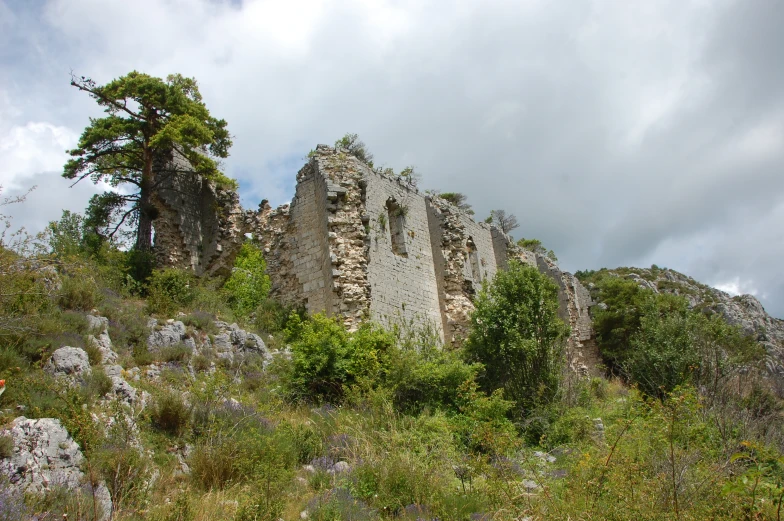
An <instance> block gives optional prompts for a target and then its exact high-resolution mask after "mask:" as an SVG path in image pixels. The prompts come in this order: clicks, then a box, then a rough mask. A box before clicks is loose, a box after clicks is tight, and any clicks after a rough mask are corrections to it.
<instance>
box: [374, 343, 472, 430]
mask: <svg viewBox="0 0 784 521" xmlns="http://www.w3.org/2000/svg"><path fill="white" fill-rule="evenodd" d="M481 369H482V366H481V365H480V364H467V363H466V362H464V361H463V360H462V359H461V358H460V354H459V352H457V351H445V350H441V349H431V350H426V351H422V352H420V351H413V350H412V351H403V350H400V351H397V352H396V356H394V357H393V362H392V363H391V367H390V369H389V374H388V377H387V381H386V383H385V385H386V386H387V387H388V388H389V389H390V390H391V392H392V396H393V400H394V403H395V406H396V407H397V408H398V409H399V410H401V411H404V412H407V413H409V414H417V413H419V412H421V411H422V410H424V409H426V408H428V409H443V410H450V411H457V409H458V402H459V388H460V386H461V385H462V384H463V383H465V382H468V381H473V380H474V379H475V378H476V377H477V375H478V373H479V371H480V370H481Z"/></svg>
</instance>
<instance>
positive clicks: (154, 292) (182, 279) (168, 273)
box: [147, 268, 196, 316]
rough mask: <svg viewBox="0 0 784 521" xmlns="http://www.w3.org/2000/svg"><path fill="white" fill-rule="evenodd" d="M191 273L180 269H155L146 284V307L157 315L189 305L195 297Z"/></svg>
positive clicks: (166, 314) (165, 314) (170, 313)
mask: <svg viewBox="0 0 784 521" xmlns="http://www.w3.org/2000/svg"><path fill="white" fill-rule="evenodd" d="M194 288H195V280H194V277H193V275H192V274H191V273H190V272H188V271H186V270H182V269H178V268H166V269H163V270H155V271H153V272H152V275H151V276H150V279H149V282H148V286H147V309H148V311H149V312H150V313H153V314H158V315H164V316H168V315H172V314H173V313H174V312H175V311H177V310H178V309H179V308H181V307H184V306H188V305H190V304H191V303H192V302H193V300H194V298H195V297H196V292H195V289H194Z"/></svg>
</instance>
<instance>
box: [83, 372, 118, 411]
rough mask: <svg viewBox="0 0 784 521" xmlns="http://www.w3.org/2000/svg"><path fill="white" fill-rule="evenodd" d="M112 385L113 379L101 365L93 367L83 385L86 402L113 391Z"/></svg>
mask: <svg viewBox="0 0 784 521" xmlns="http://www.w3.org/2000/svg"><path fill="white" fill-rule="evenodd" d="M112 386H113V384H112V379H111V378H109V376H107V374H106V372H104V370H103V369H102V368H101V367H93V369H92V371H90V375H89V376H88V377H87V378H85V381H84V384H83V385H82V392H83V395H84V398H85V402H88V403H89V402H91V401H92V400H93V399H94V398H101V397H102V396H105V395H106V394H108V393H110V392H111V390H112Z"/></svg>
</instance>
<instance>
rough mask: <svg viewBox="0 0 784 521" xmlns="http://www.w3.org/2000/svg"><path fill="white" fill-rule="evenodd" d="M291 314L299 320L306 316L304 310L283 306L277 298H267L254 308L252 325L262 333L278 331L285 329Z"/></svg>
mask: <svg viewBox="0 0 784 521" xmlns="http://www.w3.org/2000/svg"><path fill="white" fill-rule="evenodd" d="M293 316H296V317H297V320H300V321H301V320H303V319H304V318H305V317H306V313H305V310H304V309H302V308H291V307H288V306H284V305H283V304H281V303H280V302H278V301H277V300H273V299H267V300H265V301H263V302H262V303H261V304H260V305H259V307H257V308H256V320H255V322H254V326H255V327H256V329H258V330H259V331H262V332H264V333H269V334H273V333H279V332H281V331H284V330H285V329H286V326H287V324H288V321H289V318H292V317H293Z"/></svg>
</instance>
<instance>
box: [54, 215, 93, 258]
mask: <svg viewBox="0 0 784 521" xmlns="http://www.w3.org/2000/svg"><path fill="white" fill-rule="evenodd" d="M47 232H48V237H47V238H48V242H49V248H50V249H51V251H52V254H53V255H54V256H55V257H59V258H68V257H72V256H74V255H78V254H79V253H82V251H83V248H84V238H83V234H84V217H82V216H81V215H80V214H78V213H74V212H70V211H69V210H63V214H62V217H61V218H60V220H59V221H52V222H50V223H49V226H48V227H47Z"/></svg>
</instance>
